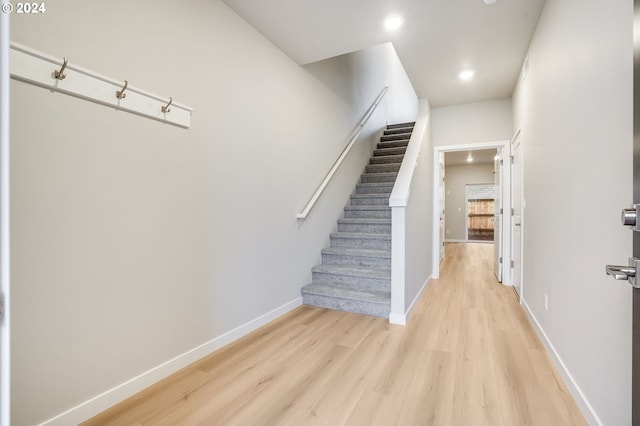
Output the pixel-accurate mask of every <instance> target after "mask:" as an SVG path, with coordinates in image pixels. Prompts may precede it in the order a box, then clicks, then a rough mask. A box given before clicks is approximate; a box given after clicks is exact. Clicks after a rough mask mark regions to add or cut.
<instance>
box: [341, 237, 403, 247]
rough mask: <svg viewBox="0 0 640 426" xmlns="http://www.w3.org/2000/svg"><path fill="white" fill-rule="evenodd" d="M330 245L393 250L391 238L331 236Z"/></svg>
mask: <svg viewBox="0 0 640 426" xmlns="http://www.w3.org/2000/svg"><path fill="white" fill-rule="evenodd" d="M329 244H330V247H331V248H336V247H343V248H353V249H365V250H391V240H390V239H387V240H378V239H364V238H363V239H360V238H340V237H330V242H329Z"/></svg>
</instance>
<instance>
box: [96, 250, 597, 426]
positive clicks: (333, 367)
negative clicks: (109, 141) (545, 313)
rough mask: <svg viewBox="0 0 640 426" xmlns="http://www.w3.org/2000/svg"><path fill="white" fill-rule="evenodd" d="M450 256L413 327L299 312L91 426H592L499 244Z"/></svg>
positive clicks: (307, 309)
mask: <svg viewBox="0 0 640 426" xmlns="http://www.w3.org/2000/svg"><path fill="white" fill-rule="evenodd" d="M446 253H447V257H446V259H445V261H444V262H443V263H442V265H441V275H440V279H438V280H434V281H432V282H431V283H430V285H429V286H428V287H427V289H426V290H425V292H424V294H423V296H422V297H421V299H420V300H419V301H418V302H417V304H416V308H415V311H414V314H413V316H412V317H411V319H410V322H409V324H408V325H407V326H406V327H402V326H395V325H390V324H389V323H388V321H386V320H384V319H381V318H374V317H367V316H361V315H356V314H349V313H344V312H337V311H329V310H326V309H320V308H314V307H308V306H303V307H300V308H298V309H296V310H294V311H293V312H290V313H289V314H287V315H284V316H283V317H281V318H279V319H277V320H276V321H273V322H271V323H270V324H267V325H266V326H264V327H262V328H260V329H259V330H256V331H254V332H253V333H250V334H249V335H247V336H245V337H244V338H242V339H239V340H238V341H236V342H234V343H232V344H231V345H228V346H227V347H225V348H223V349H220V350H218V351H217V352H215V353H213V354H211V355H209V356H207V357H205V358H203V359H202V360H200V361H198V362H196V363H194V364H192V365H190V366H188V367H186V368H185V369H183V370H181V371H180V372H178V373H176V374H174V375H172V376H171V377H168V378H167V379H165V380H162V381H161V382H159V383H158V384H156V385H154V386H152V387H150V388H149V389H147V390H145V391H143V392H141V393H139V394H138V395H135V396H134V397H132V398H130V399H128V400H126V401H124V402H122V403H121V404H118V405H117V406H115V407H112V408H111V409H109V410H107V411H105V412H104V413H101V414H100V415H98V416H96V417H94V418H93V419H90V420H88V421H87V422H85V423H84V424H85V425H109V424H113V425H169V424H171V425H242V426H244V425H305V426H306V425H311V426H314V425H318V426H324V425H331V426H333V425H385V426H388V425H398V426H405V425H474V426H475V425H479V426H482V425H492V426H493V425H504V426H511V425H548V424H563V425H584V424H586V423H585V421H584V418H583V417H582V414H581V413H580V411H579V409H578V407H577V405H576V404H575V402H574V401H573V399H572V397H571V395H570V394H569V392H568V390H567V388H566V386H565V385H564V383H563V382H562V380H561V378H560V376H559V374H558V373H557V371H556V370H555V368H554V366H553V365H552V363H551V361H550V358H549V356H548V354H547V353H546V351H545V350H544V346H543V345H542V343H541V342H540V340H539V339H538V336H537V335H536V333H535V331H534V329H533V328H532V327H531V325H530V323H529V320H528V318H527V316H526V314H525V313H524V311H523V310H522V307H521V306H520V305H519V303H518V301H517V300H516V297H515V295H514V293H513V291H512V290H511V288H508V287H505V286H503V285H501V284H500V283H498V282H497V281H496V279H495V277H494V276H493V271H492V268H493V246H492V245H490V244H448V245H447V247H446Z"/></svg>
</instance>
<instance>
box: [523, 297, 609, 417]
mask: <svg viewBox="0 0 640 426" xmlns="http://www.w3.org/2000/svg"><path fill="white" fill-rule="evenodd" d="M522 306H523V307H524V311H525V312H526V313H527V316H528V317H529V319H530V320H531V322H532V323H533V325H534V328H535V330H536V332H537V333H538V336H540V338H541V340H542V343H544V346H545V347H546V348H547V351H548V352H549V354H550V355H551V360H552V361H553V363H554V364H555V366H556V368H557V369H558V371H559V372H560V375H561V376H562V378H563V379H564V382H565V384H566V385H567V388H569V392H570V393H571V395H572V396H573V399H575V401H576V403H577V404H578V407H580V411H581V412H582V415H583V416H584V417H585V420H586V421H587V423H588V424H590V425H599V426H602V424H603V423H602V421H601V420H600V418H599V417H598V415H597V414H596V412H595V410H594V409H593V407H592V406H591V404H590V403H589V400H587V397H586V396H585V394H584V393H583V392H582V389H580V387H579V386H578V384H577V383H576V381H575V379H574V378H573V376H572V375H571V373H570V372H569V370H568V369H567V366H566V365H565V364H564V362H563V361H562V358H560V355H559V354H558V352H557V351H556V349H555V348H554V346H553V344H552V343H551V341H550V340H549V337H548V336H547V334H546V333H545V332H544V330H543V329H542V327H541V326H540V323H539V322H538V320H537V319H536V317H535V315H533V312H532V311H531V309H530V308H529V305H527V303H526V301H524V300H523V301H522Z"/></svg>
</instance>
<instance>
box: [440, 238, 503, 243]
mask: <svg viewBox="0 0 640 426" xmlns="http://www.w3.org/2000/svg"><path fill="white" fill-rule="evenodd" d="M444 242H445V243H482V244H494V242H493V241H490V240H489V241H487V240H455V239H446V238H445V240H444Z"/></svg>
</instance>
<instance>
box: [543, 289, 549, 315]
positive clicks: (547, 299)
mask: <svg viewBox="0 0 640 426" xmlns="http://www.w3.org/2000/svg"><path fill="white" fill-rule="evenodd" d="M544 310H545V311H547V312H549V296H547V293H545V294H544Z"/></svg>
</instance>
